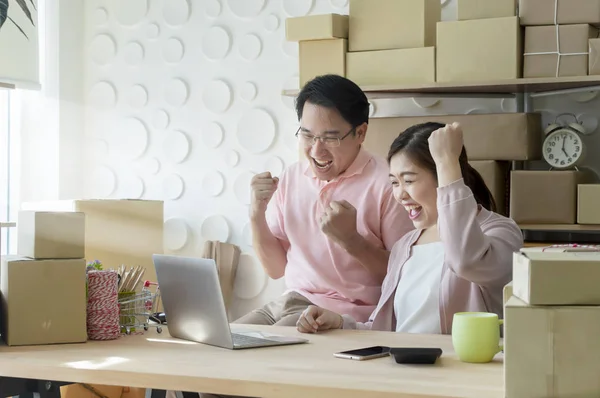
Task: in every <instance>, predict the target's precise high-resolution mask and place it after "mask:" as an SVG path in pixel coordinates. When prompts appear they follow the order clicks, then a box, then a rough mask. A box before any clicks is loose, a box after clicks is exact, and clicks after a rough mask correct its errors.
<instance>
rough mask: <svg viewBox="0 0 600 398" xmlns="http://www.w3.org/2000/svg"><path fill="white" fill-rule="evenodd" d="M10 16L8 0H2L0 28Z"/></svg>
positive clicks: (0, 5) (0, 2) (0, 4)
mask: <svg viewBox="0 0 600 398" xmlns="http://www.w3.org/2000/svg"><path fill="white" fill-rule="evenodd" d="M7 16H8V0H0V28H2V25H4V22H5V21H6V17H7Z"/></svg>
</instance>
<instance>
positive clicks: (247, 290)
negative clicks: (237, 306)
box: [233, 253, 267, 300]
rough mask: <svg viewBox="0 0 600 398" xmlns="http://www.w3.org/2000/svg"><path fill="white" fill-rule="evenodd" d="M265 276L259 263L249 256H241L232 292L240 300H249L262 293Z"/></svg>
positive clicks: (265, 282)
mask: <svg viewBox="0 0 600 398" xmlns="http://www.w3.org/2000/svg"><path fill="white" fill-rule="evenodd" d="M266 284H267V274H266V273H265V271H264V269H263V268H262V266H261V265H260V262H259V261H258V260H257V259H256V258H254V257H253V256H251V255H249V254H246V253H244V254H242V255H241V256H240V260H239V263H238V268H237V272H236V276H235V282H234V288H233V292H234V294H235V296H236V297H238V298H240V299H242V300H250V299H253V298H255V297H257V296H258V295H259V294H261V293H262V291H263V290H264V288H265V286H266Z"/></svg>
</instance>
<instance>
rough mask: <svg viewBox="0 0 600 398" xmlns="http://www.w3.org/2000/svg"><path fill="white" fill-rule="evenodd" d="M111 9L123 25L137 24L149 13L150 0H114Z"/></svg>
mask: <svg viewBox="0 0 600 398" xmlns="http://www.w3.org/2000/svg"><path fill="white" fill-rule="evenodd" d="M111 10H114V13H115V17H116V19H117V21H118V22H119V23H120V24H121V25H124V26H133V25H137V24H138V23H140V22H142V20H143V19H144V18H145V17H146V14H147V13H148V0H126V1H124V0H113V1H112V7H111Z"/></svg>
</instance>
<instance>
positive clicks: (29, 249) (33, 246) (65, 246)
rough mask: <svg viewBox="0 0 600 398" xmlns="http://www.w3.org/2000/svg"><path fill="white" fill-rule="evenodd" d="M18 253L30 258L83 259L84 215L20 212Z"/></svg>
mask: <svg viewBox="0 0 600 398" xmlns="http://www.w3.org/2000/svg"><path fill="white" fill-rule="evenodd" d="M17 233H18V238H17V253H19V255H21V256H25V257H31V258H38V259H44V258H55V259H61V258H84V257H85V215H84V214H83V213H69V212H36V211H20V212H19V215H18V220H17Z"/></svg>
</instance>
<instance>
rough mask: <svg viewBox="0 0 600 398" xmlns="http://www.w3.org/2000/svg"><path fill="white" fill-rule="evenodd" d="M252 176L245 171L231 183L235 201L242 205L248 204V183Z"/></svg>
mask: <svg viewBox="0 0 600 398" xmlns="http://www.w3.org/2000/svg"><path fill="white" fill-rule="evenodd" d="M253 177H254V174H252V173H250V172H248V171H246V172H243V173H241V174H240V175H238V176H237V178H236V179H235V181H234V182H233V192H234V194H235V197H236V198H237V200H238V201H239V202H240V203H241V204H243V205H249V204H250V193H251V192H250V183H251V182H252V178H253Z"/></svg>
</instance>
